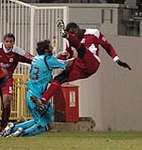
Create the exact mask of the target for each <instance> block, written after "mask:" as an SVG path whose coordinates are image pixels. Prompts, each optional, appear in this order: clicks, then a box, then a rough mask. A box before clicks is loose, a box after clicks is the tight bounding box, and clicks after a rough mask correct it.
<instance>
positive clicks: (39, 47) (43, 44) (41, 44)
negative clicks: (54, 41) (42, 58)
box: [36, 40, 52, 55]
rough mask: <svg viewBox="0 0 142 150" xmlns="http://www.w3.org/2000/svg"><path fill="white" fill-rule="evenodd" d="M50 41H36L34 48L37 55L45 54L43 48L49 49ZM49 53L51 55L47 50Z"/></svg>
mask: <svg viewBox="0 0 142 150" xmlns="http://www.w3.org/2000/svg"><path fill="white" fill-rule="evenodd" d="M50 43H51V42H50V40H43V41H39V42H38V43H37V48H36V50H37V53H38V54H39V55H43V54H45V49H49V45H50ZM49 54H51V55H52V52H51V51H49Z"/></svg>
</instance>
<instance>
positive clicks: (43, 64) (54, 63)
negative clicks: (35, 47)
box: [28, 55, 65, 97]
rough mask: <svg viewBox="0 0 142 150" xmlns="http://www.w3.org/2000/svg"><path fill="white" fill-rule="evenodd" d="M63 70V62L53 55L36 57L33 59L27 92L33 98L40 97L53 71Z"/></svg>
mask: <svg viewBox="0 0 142 150" xmlns="http://www.w3.org/2000/svg"><path fill="white" fill-rule="evenodd" d="M56 68H62V69H65V62H64V61H62V60H59V59H57V58H56V57H54V56H53V55H37V56H35V57H34V58H33V60H32V64H31V70H30V79H29V81H28V90H30V91H31V92H32V93H33V95H34V96H37V97H41V96H42V94H43V92H44V91H45V90H46V88H47V86H48V83H49V82H50V81H51V80H52V73H53V69H56Z"/></svg>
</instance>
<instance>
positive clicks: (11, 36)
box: [3, 33, 15, 50]
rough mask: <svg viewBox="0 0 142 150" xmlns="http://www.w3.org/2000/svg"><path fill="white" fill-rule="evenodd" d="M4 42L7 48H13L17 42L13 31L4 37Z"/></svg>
mask: <svg viewBox="0 0 142 150" xmlns="http://www.w3.org/2000/svg"><path fill="white" fill-rule="evenodd" d="M3 43H4V46H5V48H6V49H8V50H9V49H11V48H13V45H14V43H15V36H14V34H13V33H7V34H6V35H4V37H3Z"/></svg>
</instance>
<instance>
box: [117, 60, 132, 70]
mask: <svg viewBox="0 0 142 150" xmlns="http://www.w3.org/2000/svg"><path fill="white" fill-rule="evenodd" d="M116 63H117V64H118V65H119V66H121V67H123V68H127V69H129V70H132V69H131V67H130V66H129V65H128V64H127V63H125V62H122V61H121V60H119V59H118V60H117V61H116Z"/></svg>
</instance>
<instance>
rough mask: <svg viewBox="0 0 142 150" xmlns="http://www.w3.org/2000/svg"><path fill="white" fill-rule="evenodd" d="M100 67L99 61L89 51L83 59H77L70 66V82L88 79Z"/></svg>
mask: <svg viewBox="0 0 142 150" xmlns="http://www.w3.org/2000/svg"><path fill="white" fill-rule="evenodd" d="M99 65H100V63H99V61H98V60H97V59H96V58H95V57H94V56H93V54H92V53H91V52H90V51H89V50H87V51H86V53H85V55H84V57H83V58H76V59H75V60H74V62H73V63H72V65H71V66H70V69H69V72H68V73H69V78H68V80H69V81H74V80H78V79H84V78H87V77H89V76H91V75H92V74H94V73H95V72H96V71H97V70H98V68H99Z"/></svg>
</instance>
